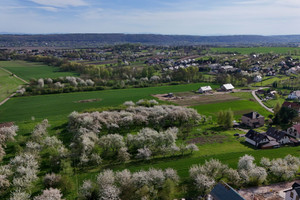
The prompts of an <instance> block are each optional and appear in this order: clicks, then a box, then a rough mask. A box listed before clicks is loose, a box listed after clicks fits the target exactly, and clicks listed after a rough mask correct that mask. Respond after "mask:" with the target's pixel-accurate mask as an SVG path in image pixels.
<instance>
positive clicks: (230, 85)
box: [221, 83, 234, 91]
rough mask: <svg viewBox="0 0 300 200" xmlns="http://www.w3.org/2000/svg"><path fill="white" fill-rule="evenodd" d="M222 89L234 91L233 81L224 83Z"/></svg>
mask: <svg viewBox="0 0 300 200" xmlns="http://www.w3.org/2000/svg"><path fill="white" fill-rule="evenodd" d="M221 89H222V90H225V91H232V90H233V89H234V87H233V85H232V84H231V83H227V84H223V85H222V86H221Z"/></svg>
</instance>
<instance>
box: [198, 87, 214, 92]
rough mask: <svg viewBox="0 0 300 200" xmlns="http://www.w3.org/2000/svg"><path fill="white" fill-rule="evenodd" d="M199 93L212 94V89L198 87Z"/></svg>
mask: <svg viewBox="0 0 300 200" xmlns="http://www.w3.org/2000/svg"><path fill="white" fill-rule="evenodd" d="M198 92H199V93H207V92H212V88H211V87H210V86H203V87H200V89H199V90H198Z"/></svg>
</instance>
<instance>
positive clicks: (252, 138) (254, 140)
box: [245, 129, 280, 149]
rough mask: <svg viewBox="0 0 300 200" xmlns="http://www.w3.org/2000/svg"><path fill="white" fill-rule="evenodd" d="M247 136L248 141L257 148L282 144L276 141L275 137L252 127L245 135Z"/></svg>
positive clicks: (274, 146)
mask: <svg viewBox="0 0 300 200" xmlns="http://www.w3.org/2000/svg"><path fill="white" fill-rule="evenodd" d="M245 138H246V142H248V143H249V144H252V145H253V146H255V147H257V148H261V149H269V148H276V147H280V144H279V143H278V142H276V139H275V138H272V137H270V136H268V135H267V134H265V133H259V132H257V131H254V130H252V129H251V130H249V131H248V133H247V134H246V135H245Z"/></svg>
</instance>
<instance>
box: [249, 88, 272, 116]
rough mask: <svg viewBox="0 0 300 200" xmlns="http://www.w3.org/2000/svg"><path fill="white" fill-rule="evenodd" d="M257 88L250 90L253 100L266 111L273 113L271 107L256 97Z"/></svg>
mask: <svg viewBox="0 0 300 200" xmlns="http://www.w3.org/2000/svg"><path fill="white" fill-rule="evenodd" d="M256 91H257V90H252V92H251V93H252V96H253V97H254V98H255V100H256V101H257V102H258V103H259V104H260V105H261V106H262V107H264V108H265V109H266V110H267V111H269V112H271V113H274V111H273V109H271V108H268V107H267V106H266V105H265V104H263V102H262V101H261V100H260V98H258V96H257V95H256V93H255V92H256Z"/></svg>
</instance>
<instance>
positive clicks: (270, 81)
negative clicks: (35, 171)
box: [252, 76, 289, 87]
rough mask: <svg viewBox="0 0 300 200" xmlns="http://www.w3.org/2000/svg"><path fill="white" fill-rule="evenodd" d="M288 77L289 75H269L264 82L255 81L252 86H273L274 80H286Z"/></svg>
mask: <svg viewBox="0 0 300 200" xmlns="http://www.w3.org/2000/svg"><path fill="white" fill-rule="evenodd" d="M286 79H289V77H288V76H276V77H274V76H267V77H264V78H263V80H262V82H258V83H253V84H252V86H255V87H266V86H272V84H273V82H274V81H277V82H278V81H280V80H286Z"/></svg>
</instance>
